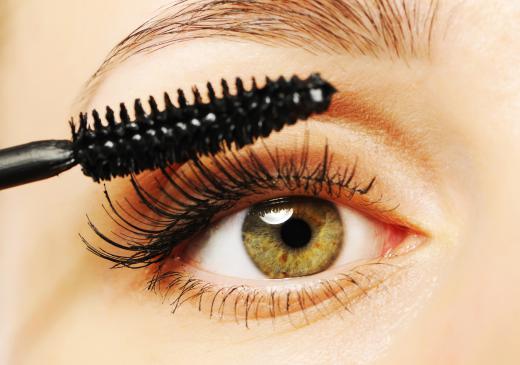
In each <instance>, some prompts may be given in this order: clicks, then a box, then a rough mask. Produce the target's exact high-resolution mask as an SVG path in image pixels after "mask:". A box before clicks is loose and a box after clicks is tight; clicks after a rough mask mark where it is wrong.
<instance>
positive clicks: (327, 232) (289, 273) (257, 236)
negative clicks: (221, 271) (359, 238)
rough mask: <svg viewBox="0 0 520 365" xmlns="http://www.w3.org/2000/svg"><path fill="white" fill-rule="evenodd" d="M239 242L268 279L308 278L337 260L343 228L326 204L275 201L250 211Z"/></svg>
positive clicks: (314, 200)
mask: <svg viewBox="0 0 520 365" xmlns="http://www.w3.org/2000/svg"><path fill="white" fill-rule="evenodd" d="M242 241H243V242H244V245H245V247H246V250H247V253H248V254H249V256H250V257H251V259H252V260H253V262H254V263H255V265H256V266H257V267H258V268H259V269H260V270H261V271H262V272H263V273H264V274H265V275H267V276H268V277H270V278H273V279H279V278H286V277H297V276H305V275H311V274H315V273H318V272H320V271H323V270H325V269H326V268H328V267H329V266H330V265H331V264H332V263H333V262H334V260H335V259H336V257H337V256H338V253H339V251H340V249H341V245H342V242H343V224H342V221H341V218H340V215H339V212H338V210H337V208H336V206H335V205H334V204H333V203H331V202H329V201H326V200H322V199H317V198H309V197H289V198H282V199H274V200H269V201H266V202H262V203H260V204H257V205H255V206H253V207H251V208H250V209H249V211H248V213H247V215H246V218H245V220H244V223H243V225H242Z"/></svg>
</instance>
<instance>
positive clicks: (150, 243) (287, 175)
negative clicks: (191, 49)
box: [81, 134, 380, 268]
mask: <svg viewBox="0 0 520 365" xmlns="http://www.w3.org/2000/svg"><path fill="white" fill-rule="evenodd" d="M263 148H264V149H265V151H266V153H267V155H268V156H269V159H270V162H271V163H272V165H273V169H274V173H271V172H269V170H270V169H269V168H268V167H267V166H266V164H264V163H262V161H261V159H260V157H259V156H258V155H257V154H256V153H255V152H253V151H252V150H251V149H245V150H242V151H241V152H235V151H228V152H229V153H228V154H223V155H221V156H218V155H217V156H213V157H210V160H209V161H210V162H209V163H205V162H203V161H201V160H199V159H196V160H193V161H192V162H189V163H188V166H189V169H190V172H191V173H192V174H193V176H194V178H192V179H190V178H189V177H188V176H187V175H186V174H185V173H183V172H181V173H179V172H178V171H175V170H173V169H171V168H169V169H162V170H161V172H162V175H163V176H164V178H165V179H166V184H167V185H168V188H169V189H173V190H174V191H175V192H176V193H178V196H182V197H183V199H182V200H181V199H178V198H175V197H174V196H172V194H171V193H169V192H168V191H167V189H166V187H165V186H164V185H163V184H162V183H161V182H160V181H159V180H158V179H157V178H156V179H155V181H156V182H157V184H158V188H159V191H160V192H161V194H162V195H164V197H165V198H166V199H168V200H169V201H170V203H171V204H169V205H167V204H166V203H164V202H163V201H160V200H159V199H157V198H156V197H155V196H154V195H153V194H152V193H150V192H149V191H147V190H146V189H145V188H144V187H143V186H142V185H141V184H140V183H139V181H138V180H137V178H136V177H135V176H132V177H131V178H130V181H131V183H132V187H133V190H134V191H135V193H136V195H137V197H138V199H139V201H140V203H141V204H143V205H144V206H145V207H146V208H147V209H149V210H150V211H151V212H153V213H154V214H155V215H157V217H150V216H148V215H146V214H144V213H143V212H142V211H141V210H140V209H137V208H136V207H135V206H134V205H133V204H132V203H130V201H128V200H126V203H127V205H128V206H129V207H130V209H131V210H132V211H133V212H134V213H136V214H137V215H138V216H139V217H135V216H134V215H132V214H131V213H130V212H129V211H128V210H127V209H126V208H124V207H123V205H122V204H119V203H117V206H116V204H114V202H113V201H112V199H111V198H110V194H109V193H108V191H107V189H106V187H105V197H106V201H107V203H108V208H107V207H105V206H103V208H104V209H105V211H106V213H107V214H108V216H109V217H110V219H111V220H112V221H113V222H114V223H115V224H116V225H117V226H118V227H119V228H121V229H122V230H123V231H122V232H119V233H113V234H114V235H115V236H116V237H117V238H118V239H119V240H122V241H123V242H121V241H116V240H115V239H112V238H110V237H109V236H108V235H106V234H104V233H102V231H101V230H100V229H98V227H97V226H96V225H95V224H94V223H93V222H92V221H91V220H90V219H88V224H89V226H90V227H91V228H92V230H93V231H94V233H95V234H96V235H97V236H98V237H99V238H100V239H101V240H103V241H104V242H105V243H108V244H109V245H110V246H112V247H114V248H116V249H117V250H123V251H127V252H128V254H127V255H124V254H117V253H113V252H109V251H106V250H104V249H101V248H97V247H96V246H94V245H93V244H91V243H90V242H88V241H87V240H86V239H85V238H84V237H83V236H81V239H82V240H83V242H84V243H85V244H86V246H87V248H88V250H89V251H91V252H93V253H94V254H96V255H97V256H99V257H101V258H103V259H106V260H109V261H111V262H113V263H114V267H129V268H142V267H147V266H149V265H152V264H155V263H161V262H163V261H164V260H166V259H167V258H168V257H169V256H171V253H172V251H173V249H174V248H175V247H177V246H178V245H179V244H180V243H182V242H185V241H186V240H188V239H190V238H192V237H193V236H194V235H196V234H197V233H199V232H201V231H203V230H205V229H206V228H208V227H209V225H210V224H211V223H213V219H214V217H215V215H216V214H218V213H221V212H223V211H227V210H230V209H232V208H233V207H234V206H235V205H236V203H237V202H238V201H240V200H242V199H243V198H245V197H248V196H251V195H255V194H258V193H260V192H262V191H273V190H278V191H287V192H293V191H296V190H297V191H298V192H301V193H303V194H310V195H313V196H319V195H320V194H321V193H322V192H323V191H325V192H326V193H327V195H328V196H330V197H331V198H339V197H346V198H347V199H348V200H349V199H352V198H353V197H354V196H355V195H365V194H367V193H368V192H369V191H370V190H371V188H372V187H373V186H374V182H375V177H374V178H372V179H371V180H370V181H369V182H368V183H367V184H365V185H364V186H363V187H361V186H362V185H361V184H359V183H357V182H355V175H356V164H354V165H352V166H347V167H346V168H344V169H342V170H339V169H335V170H332V167H331V164H332V158H333V155H332V154H331V153H330V150H329V146H328V144H326V143H325V145H324V148H323V154H322V159H321V162H320V163H318V164H317V165H316V166H309V142H308V135H307V134H306V135H305V140H304V142H303V146H302V149H301V153H300V154H299V156H297V157H288V158H281V157H280V155H279V153H278V150H277V149H275V150H274V153H273V151H271V150H270V149H269V147H268V146H267V145H266V144H265V143H264V144H263ZM209 164H212V165H213V166H214V169H212V168H211V167H210V166H209ZM219 174H221V175H222V176H224V178H225V179H226V180H227V181H224V179H222V178H221V176H220V175H219ZM194 180H195V181H194ZM379 200H380V199H379ZM379 200H378V201H379ZM375 203H377V201H375V202H368V203H367V204H369V205H371V204H375ZM125 216H126V217H129V218H130V219H131V220H133V221H135V222H136V223H134V222H131V221H130V219H129V218H126V217H125ZM87 218H88V217H87ZM137 223H139V224H137ZM153 228H156V229H153Z"/></svg>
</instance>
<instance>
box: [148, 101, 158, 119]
mask: <svg viewBox="0 0 520 365" xmlns="http://www.w3.org/2000/svg"><path fill="white" fill-rule="evenodd" d="M148 104H149V105H150V110H151V113H150V115H151V116H157V115H158V114H159V108H158V107H157V103H156V102H155V98H154V97H153V96H150V98H149V99H148Z"/></svg>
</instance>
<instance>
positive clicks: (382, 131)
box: [312, 91, 433, 171]
mask: <svg viewBox="0 0 520 365" xmlns="http://www.w3.org/2000/svg"><path fill="white" fill-rule="evenodd" d="M312 119H313V120H317V121H322V122H325V123H334V124H338V125H341V126H347V127H349V128H353V129H358V130H360V131H361V132H363V133H365V134H367V135H370V136H372V137H374V138H377V141H378V142H382V143H384V144H385V145H387V146H389V147H391V148H392V149H393V150H395V151H396V152H398V153H399V154H401V155H405V156H407V157H409V158H411V159H412V160H413V161H415V162H416V163H417V165H418V166H419V167H421V168H422V169H424V170H425V171H431V170H432V168H433V163H432V161H431V158H430V156H429V155H428V154H427V153H426V152H425V151H424V150H423V148H422V147H421V141H419V140H417V138H415V136H414V135H413V133H412V131H410V130H409V129H408V130H407V129H405V128H404V127H402V126H401V123H400V122H399V120H398V118H397V117H395V116H393V115H390V114H389V113H388V111H387V110H385V111H383V110H381V109H380V108H378V106H377V105H374V104H373V103H369V102H367V101H366V100H365V98H363V97H362V96H360V95H359V94H358V93H354V92H345V91H340V92H338V93H336V95H335V96H334V98H333V99H332V103H331V105H330V107H329V109H328V110H327V112H326V113H324V114H322V115H316V116H314V117H313V118H312Z"/></svg>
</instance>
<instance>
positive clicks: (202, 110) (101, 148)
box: [71, 74, 336, 181]
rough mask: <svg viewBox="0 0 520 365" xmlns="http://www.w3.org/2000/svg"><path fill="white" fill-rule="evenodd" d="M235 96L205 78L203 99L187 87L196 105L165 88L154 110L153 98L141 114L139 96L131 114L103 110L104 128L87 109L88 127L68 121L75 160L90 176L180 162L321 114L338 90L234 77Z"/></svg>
mask: <svg viewBox="0 0 520 365" xmlns="http://www.w3.org/2000/svg"><path fill="white" fill-rule="evenodd" d="M235 82H236V83H235V85H236V94H235V95H232V94H231V93H230V90H229V87H228V83H227V82H226V81H225V80H222V82H221V86H222V97H217V96H216V95H215V91H214V89H213V86H212V85H211V84H209V83H208V85H207V88H208V92H207V97H208V100H209V101H208V102H207V103H204V102H203V101H202V97H201V95H200V92H199V91H198V90H197V89H196V88H193V96H194V102H193V103H192V104H190V105H188V103H187V101H186V98H185V96H184V93H183V91H182V90H179V91H178V107H175V106H174V105H173V103H172V102H171V100H170V97H169V96H168V94H167V93H165V94H164V109H163V110H159V108H158V106H157V103H156V102H155V100H154V98H153V97H150V99H149V105H150V110H151V112H150V114H146V112H145V110H144V109H143V107H142V105H141V102H140V101H139V99H137V100H136V101H135V104H134V111H135V118H134V119H133V120H132V119H131V118H130V116H129V115H128V112H127V109H126V107H125V105H124V104H123V103H121V104H120V111H119V119H120V122H119V123H117V122H116V118H115V116H114V112H113V111H112V109H110V108H109V107H107V112H106V120H107V122H108V123H107V125H103V124H102V122H101V118H100V117H99V114H98V113H97V111H95V110H93V111H92V117H93V120H94V122H93V125H92V126H89V125H88V120H87V119H88V117H87V114H84V113H81V114H80V116H79V127H78V129H77V130H76V129H75V127H73V125H72V126H71V128H72V136H73V145H74V152H75V157H76V158H77V160H78V162H79V163H80V164H81V166H82V168H83V172H84V173H85V175H88V176H91V177H92V178H93V179H94V180H95V181H100V180H110V179H111V178H113V177H117V176H127V175H129V174H137V173H139V172H141V171H144V170H149V169H155V168H160V167H166V166H168V165H170V164H172V163H184V162H186V161H188V160H190V159H194V158H197V157H198V156H200V155H204V154H216V153H218V152H219V151H221V150H222V149H223V148H225V147H228V148H229V147H232V146H233V145H234V146H235V147H237V148H241V147H243V146H246V145H248V144H251V143H254V141H255V140H257V139H258V138H261V137H267V136H269V135H270V134H271V133H272V132H273V131H278V130H280V129H282V128H283V127H284V126H286V125H290V124H294V123H295V122H296V121H297V120H302V119H306V118H307V117H309V115H311V114H313V113H321V112H323V111H325V110H326V109H327V108H328V107H329V105H330V102H331V99H332V95H333V94H334V93H335V92H336V89H334V87H333V86H332V85H330V84H329V83H327V82H326V81H324V80H323V79H321V78H320V77H319V75H317V74H314V75H311V76H309V77H308V78H307V79H303V80H302V79H299V78H298V77H296V76H293V77H292V78H291V79H289V80H287V79H285V78H283V77H281V78H278V79H277V80H276V81H272V80H271V79H269V78H266V84H265V85H264V86H262V87H258V86H257V84H256V81H255V79H254V78H253V79H252V86H251V88H250V89H249V90H246V89H245V88H244V85H243V83H242V80H241V79H239V78H237V79H236V80H235Z"/></svg>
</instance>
